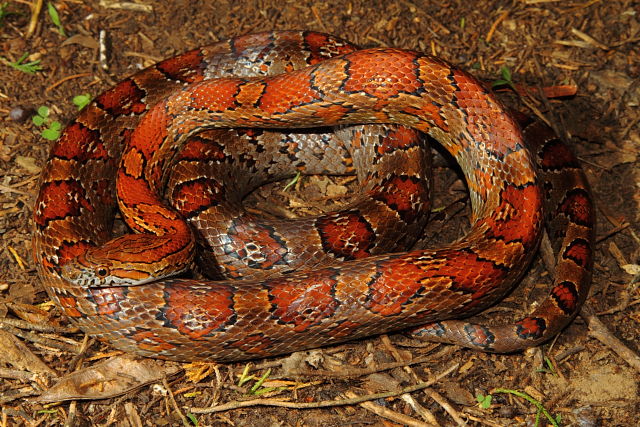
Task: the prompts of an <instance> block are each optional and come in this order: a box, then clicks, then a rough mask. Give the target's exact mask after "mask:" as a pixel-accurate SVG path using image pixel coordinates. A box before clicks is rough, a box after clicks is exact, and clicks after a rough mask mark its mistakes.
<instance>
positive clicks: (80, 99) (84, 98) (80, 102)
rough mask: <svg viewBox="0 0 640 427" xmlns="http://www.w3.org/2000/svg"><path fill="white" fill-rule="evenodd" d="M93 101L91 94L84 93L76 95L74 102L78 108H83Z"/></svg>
mask: <svg viewBox="0 0 640 427" xmlns="http://www.w3.org/2000/svg"><path fill="white" fill-rule="evenodd" d="M90 102H91V95H90V94H88V93H83V94H82V95H76V96H74V97H73V104H74V105H75V106H76V107H78V110H82V109H83V108H84V107H86V106H87V105H89V103H90Z"/></svg>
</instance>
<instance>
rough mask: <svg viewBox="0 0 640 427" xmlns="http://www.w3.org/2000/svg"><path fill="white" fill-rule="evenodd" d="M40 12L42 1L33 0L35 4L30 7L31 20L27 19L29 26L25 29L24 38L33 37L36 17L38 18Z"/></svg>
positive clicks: (36, 22) (36, 21)
mask: <svg viewBox="0 0 640 427" xmlns="http://www.w3.org/2000/svg"><path fill="white" fill-rule="evenodd" d="M41 10H42V0H35V2H34V3H33V4H32V6H31V19H29V26H28V27H27V34H26V35H25V37H26V38H29V37H31V36H32V35H33V33H34V31H35V30H36V26H37V25H38V16H40V11H41Z"/></svg>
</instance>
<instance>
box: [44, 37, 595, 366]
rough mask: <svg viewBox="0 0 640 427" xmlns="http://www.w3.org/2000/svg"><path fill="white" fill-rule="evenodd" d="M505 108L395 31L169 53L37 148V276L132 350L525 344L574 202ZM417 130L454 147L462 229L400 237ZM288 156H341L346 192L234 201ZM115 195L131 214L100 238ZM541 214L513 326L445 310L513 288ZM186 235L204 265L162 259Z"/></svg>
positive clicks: (574, 253) (566, 281)
mask: <svg viewBox="0 0 640 427" xmlns="http://www.w3.org/2000/svg"><path fill="white" fill-rule="evenodd" d="M514 117H515V116H514V115H513V114H511V113H509V112H508V111H507V110H506V109H505V108H504V107H503V106H502V104H501V103H500V102H499V101H498V100H497V99H496V98H495V97H494V96H493V95H492V94H491V93H490V91H488V90H487V89H485V88H484V86H483V85H482V84H481V83H479V82H478V80H476V79H475V78H474V77H472V76H471V75H469V74H467V73H465V72H464V71H461V70H459V69H458V68H456V67H454V66H452V65H450V64H448V63H447V62H445V61H443V60H441V59H438V58H435V57H432V56H429V55H425V54H422V53H418V52H413V51H409V50H401V49H391V48H375V49H364V50H359V49H358V48H356V47H355V46H353V45H352V44H350V43H348V42H346V41H344V40H341V39H339V38H337V37H334V36H330V35H326V34H320V33H315V32H296V31H276V32H268V33H259V34H253V35H248V36H241V37H236V38H233V39H230V40H227V41H224V42H220V43H217V44H214V45H211V46H207V47H202V48H198V49H194V50H191V51H189V52H186V53H184V54H181V55H178V56H176V57H173V58H170V59H167V60H164V61H162V62H160V63H158V64H156V65H154V66H151V67H149V68H147V69H145V70H142V71H140V72H138V73H136V74H134V75H133V76H131V77H129V78H127V79H125V80H123V81H122V82H120V83H119V84H117V85H116V86H114V87H113V88H111V89H109V90H107V91H106V92H104V93H102V94H101V95H99V96H98V97H96V98H95V100H94V101H93V102H92V103H91V104H90V105H89V106H88V107H87V108H86V109H84V110H83V111H82V112H81V113H80V114H79V115H78V117H77V118H75V119H74V120H73V121H72V122H71V123H70V124H69V125H68V126H67V127H66V128H65V129H64V131H63V133H62V136H61V138H60V139H59V140H58V141H57V142H56V143H55V144H54V145H53V147H52V149H51V153H50V156H49V158H48V160H47V162H46V164H45V166H44V169H43V173H42V179H41V184H40V191H39V195H38V198H37V200H36V204H35V208H34V223H35V229H34V235H33V236H34V238H33V251H34V257H35V261H36V264H37V268H38V272H39V277H40V279H41V281H42V283H43V284H44V287H45V288H46V290H47V292H48V294H49V296H50V297H51V298H52V300H53V301H55V303H56V304H57V306H58V307H59V308H60V309H61V310H62V311H63V313H64V314H65V315H66V316H68V317H69V318H70V319H71V320H72V321H73V322H74V323H75V324H77V325H78V326H79V327H80V328H81V329H82V330H83V331H85V332H86V333H88V334H91V335H94V336H97V337H98V338H100V339H101V340H104V341H107V342H109V343H110V344H112V345H113V346H115V347H117V348H119V349H122V350H125V351H127V352H131V353H135V354H138V355H142V356H147V357H158V358H165V359H172V360H216V361H233V360H243V359H250V358H260V357H268V356H274V355H278V354H283V353H289V352H292V351H296V350H302V349H308V348H314V347H319V346H325V345H331V344H334V343H338V342H344V341H347V340H352V339H357V338H361V337H366V336H371V335H375V334H381V333H385V332H390V331H398V330H409V331H411V332H412V333H413V335H414V336H416V337H423V338H425V339H428V340H436V341H442V342H453V343H456V344H459V345H463V346H466V347H471V348H476V349H479V350H482V351H493V352H510V351H516V350H519V349H523V348H526V347H530V346H534V345H537V344H539V343H541V342H543V341H545V340H547V339H549V338H550V337H552V336H554V335H555V334H557V333H558V332H559V331H560V330H561V329H562V328H563V327H564V326H566V325H567V324H568V323H569V322H570V321H571V319H572V318H573V317H574V316H575V315H576V313H577V312H578V311H579V308H580V306H581V304H582V303H583V302H584V300H585V298H586V295H587V293H588V290H589V285H590V280H591V269H592V263H593V261H592V258H593V248H594V222H595V219H594V216H595V214H594V207H593V202H592V197H591V195H590V190H589V186H588V183H587V181H586V179H585V176H584V174H583V172H582V170H581V168H580V165H579V164H578V162H577V160H576V158H575V157H574V156H573V155H572V154H571V151H570V150H569V149H568V148H567V146H566V145H565V144H563V143H562V142H561V141H560V140H559V139H558V138H557V137H556V136H555V134H554V133H553V132H552V131H551V129H549V128H548V127H547V126H546V125H544V124H541V123H540V122H537V121H528V120H527V119H525V118H518V119H516V118H514ZM361 124H362V125H367V126H356V125H361ZM378 124H390V125H389V126H386V125H382V126H381V125H378ZM347 125H354V126H347ZM319 127H320V128H321V129H317V128H319ZM334 127H337V130H335V131H332V130H330V129H329V128H334ZM268 129H278V130H282V131H271V130H268ZM418 131H419V132H418ZM420 132H422V133H424V134H427V135H430V136H431V137H433V138H435V139H436V140H437V141H438V142H439V143H440V144H441V145H442V146H443V147H444V148H445V149H446V150H447V151H449V152H450V153H451V154H452V156H453V157H454V158H455V159H456V161H457V162H458V163H459V165H460V167H461V169H462V171H463V174H464V176H465V179H466V183H467V186H468V189H469V192H470V200H471V205H472V218H471V227H470V230H469V232H468V233H467V234H466V235H465V236H463V237H462V238H460V239H458V240H456V241H454V242H452V243H450V244H447V245H445V246H443V247H439V248H434V249H424V250H422V249H421V250H408V251H407V250H406V249H403V247H406V246H408V245H410V244H411V243H412V242H413V240H415V237H416V236H418V235H419V233H420V229H421V227H422V226H423V225H424V220H425V218H426V213H425V212H426V211H427V210H428V207H429V200H428V197H429V185H430V184H429V181H428V175H429V172H428V171H425V170H422V167H423V166H425V165H427V164H428V163H429V158H428V154H427V152H428V148H425V144H424V141H423V137H422V136H421V134H420ZM318 135H320V136H318ZM172 165H175V169H174V170H173V171H170V166H172ZM296 171H303V172H305V173H327V172H328V173H336V174H348V173H351V174H357V175H358V178H359V180H360V187H361V191H360V196H359V198H358V199H357V200H356V201H354V202H352V203H351V204H350V205H349V206H347V208H345V209H344V210H342V211H339V212H333V213H329V214H327V215H325V216H322V217H318V218H312V219H305V220H300V221H290V222H287V221H284V222H282V221H281V222H277V221H275V222H274V221H269V220H264V219H260V218H258V217H256V216H254V215H251V214H249V213H247V212H246V211H244V210H243V209H242V206H241V200H242V196H243V195H244V194H246V193H247V192H248V191H250V190H251V189H253V188H256V187H257V186H259V185H261V184H262V183H263V182H264V181H268V180H271V179H278V178H281V177H284V176H288V175H291V174H292V173H295V172H296ZM252 173H254V174H255V175H252ZM165 184H168V189H167V190H164V189H163V188H164V186H165ZM165 198H166V199H170V200H171V201H172V205H171V206H170V205H168V204H166V202H165ZM117 208H119V210H120V212H121V213H122V218H123V219H124V220H125V221H126V223H127V225H128V226H129V228H130V230H131V231H130V232H129V233H127V234H124V235H121V236H117V237H113V235H112V234H113V233H112V228H113V225H112V224H113V221H114V216H115V212H116V210H117ZM385 215H386V219H384V218H383V217H385ZM381 218H383V219H381ZM212 223H213V225H212ZM386 224H390V225H391V229H390V230H391V231H385V227H386V226H387V225H386ZM543 225H544V226H546V228H547V230H548V232H549V236H550V240H551V242H552V246H553V247H554V250H555V251H556V254H557V258H556V267H555V278H554V281H553V285H552V288H551V291H550V293H549V295H548V296H547V297H546V298H545V299H544V300H543V301H542V302H541V303H540V304H539V305H538V306H537V307H536V308H535V309H534V310H533V311H532V312H531V313H530V314H529V315H528V316H526V317H524V318H523V319H521V320H519V321H517V322H514V323H513V324H506V325H498V326H485V325H475V324H471V323H467V322H465V321H464V320H455V319H460V318H463V317H467V316H470V315H472V314H475V313H478V312H480V311H482V310H483V309H485V308H486V307H488V306H490V305H492V304H494V303H496V302H497V301H499V300H500V299H501V298H502V297H503V296H504V295H505V294H507V293H508V292H509V291H510V290H511V289H512V288H513V286H514V285H515V284H516V283H517V282H518V281H519V279H520V278H521V277H522V276H523V274H524V272H525V270H526V269H527V267H528V265H529V264H530V262H531V260H532V258H533V256H534V254H535V252H536V249H537V247H538V244H539V241H540V239H541V235H542V231H543ZM252 226H255V228H251V227H252ZM405 228H406V229H408V230H409V231H408V233H406V234H401V233H403V232H402V231H401V230H402V229H405ZM385 233H386V234H385ZM407 235H408V236H409V237H406V236H407ZM412 236H413V237H412ZM196 247H198V248H202V247H206V248H208V249H210V250H211V251H212V252H213V254H214V255H204V256H200V261H201V264H203V265H206V264H208V265H209V267H204V268H203V270H204V271H205V272H207V273H210V274H211V275H212V276H213V277H219V276H222V279H221V280H215V281H206V280H195V279H191V278H189V277H188V276H186V277H185V276H184V275H182V276H178V277H176V275H177V274H178V273H182V272H184V271H186V270H188V269H189V268H190V267H191V266H192V264H193V261H194V257H195V255H194V252H195V249H196ZM383 250H392V251H393V252H391V253H386V254H385V253H381V252H382V251H383ZM307 259H311V261H307ZM333 260H338V261H342V262H339V263H338V264H330V263H329V261H333ZM243 266H247V267H249V270H248V271H249V272H248V273H243V271H244V270H243ZM285 273H286V274H285ZM225 277H226V278H225ZM229 278H236V279H239V280H231V279H229Z"/></svg>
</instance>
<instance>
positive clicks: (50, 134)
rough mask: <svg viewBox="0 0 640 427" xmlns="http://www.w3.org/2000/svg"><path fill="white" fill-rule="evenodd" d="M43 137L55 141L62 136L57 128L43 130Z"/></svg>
mask: <svg viewBox="0 0 640 427" xmlns="http://www.w3.org/2000/svg"><path fill="white" fill-rule="evenodd" d="M41 135H42V137H43V138H44V139H48V140H49V141H55V140H56V139H58V137H59V136H60V131H59V130H55V129H45V130H43V131H42V134H41Z"/></svg>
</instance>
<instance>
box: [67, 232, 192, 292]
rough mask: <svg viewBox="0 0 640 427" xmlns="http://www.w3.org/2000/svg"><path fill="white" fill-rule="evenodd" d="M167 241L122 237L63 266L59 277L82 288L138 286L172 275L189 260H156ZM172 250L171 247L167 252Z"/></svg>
mask: <svg viewBox="0 0 640 427" xmlns="http://www.w3.org/2000/svg"><path fill="white" fill-rule="evenodd" d="M170 241H171V240H170V239H163V238H158V237H156V236H150V235H145V234H129V235H124V236H121V237H118V238H115V239H113V240H110V241H109V242H107V243H105V244H104V245H102V246H97V247H93V248H90V249H88V250H87V251H86V252H84V253H82V254H80V255H78V256H77V257H75V258H73V259H72V260H71V261H69V262H67V263H66V264H64V265H63V266H62V269H61V276H62V278H63V279H65V280H67V281H69V282H71V283H72V284H74V285H75V286H79V287H81V288H109V287H114V286H137V285H144V284H145V283H149V282H154V281H157V280H159V279H164V278H167V277H171V276H174V275H176V274H179V273H182V272H184V271H185V270H187V269H188V268H189V266H190V264H191V258H189V257H179V256H178V259H179V260H182V259H184V260H185V262H182V263H180V262H178V261H175V262H174V260H173V259H171V258H169V257H160V261H159V262H158V257H157V256H156V255H154V250H157V249H158V248H164V247H165V246H166V245H167V242H170ZM171 249H172V248H171V247H170V248H169V250H171Z"/></svg>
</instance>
